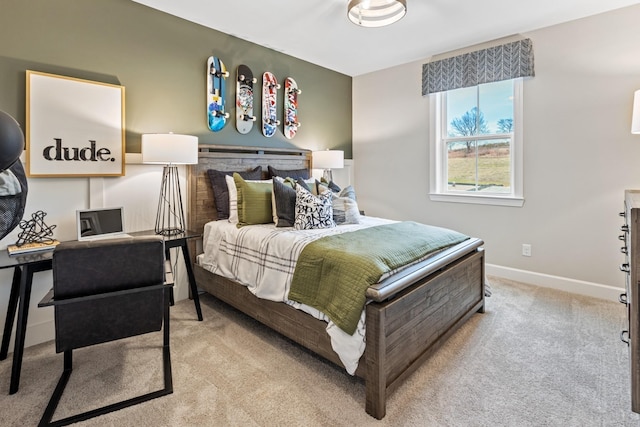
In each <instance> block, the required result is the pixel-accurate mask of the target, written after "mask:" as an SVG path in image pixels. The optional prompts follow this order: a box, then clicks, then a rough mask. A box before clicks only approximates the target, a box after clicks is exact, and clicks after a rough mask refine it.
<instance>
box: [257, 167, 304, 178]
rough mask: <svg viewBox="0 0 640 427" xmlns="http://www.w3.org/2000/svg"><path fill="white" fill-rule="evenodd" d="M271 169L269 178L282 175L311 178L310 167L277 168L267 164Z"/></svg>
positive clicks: (285, 176)
mask: <svg viewBox="0 0 640 427" xmlns="http://www.w3.org/2000/svg"><path fill="white" fill-rule="evenodd" d="M267 169H268V170H269V178H273V177H274V176H280V177H282V178H293V179H298V178H302V179H309V178H310V176H309V169H290V170H282V169H276V168H274V167H271V166H267Z"/></svg>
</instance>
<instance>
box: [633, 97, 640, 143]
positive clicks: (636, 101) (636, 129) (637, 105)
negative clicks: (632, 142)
mask: <svg viewBox="0 0 640 427" xmlns="http://www.w3.org/2000/svg"><path fill="white" fill-rule="evenodd" d="M631 133H636V134H638V133H640V89H638V90H637V91H636V92H635V94H634V95H633V115H632V116H631Z"/></svg>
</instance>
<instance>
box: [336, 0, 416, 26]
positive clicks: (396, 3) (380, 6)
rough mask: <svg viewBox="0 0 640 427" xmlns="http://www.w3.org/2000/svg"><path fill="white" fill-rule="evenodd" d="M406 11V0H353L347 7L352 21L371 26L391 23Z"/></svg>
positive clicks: (400, 17)
mask: <svg viewBox="0 0 640 427" xmlns="http://www.w3.org/2000/svg"><path fill="white" fill-rule="evenodd" d="M406 13H407V1H406V0H351V1H350V2H349V6H348V7H347V16H348V17H349V20H350V21H351V22H353V23H354V24H356V25H360V26H361V27H370V28H373V27H384V26H385V25H391V24H393V23H394V22H396V21H399V20H400V19H402V17H403V16H404V15H405V14H406Z"/></svg>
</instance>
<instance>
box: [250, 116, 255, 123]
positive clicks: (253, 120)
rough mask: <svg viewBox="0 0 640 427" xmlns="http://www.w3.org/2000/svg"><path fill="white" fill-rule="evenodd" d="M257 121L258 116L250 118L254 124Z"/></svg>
mask: <svg viewBox="0 0 640 427" xmlns="http://www.w3.org/2000/svg"><path fill="white" fill-rule="evenodd" d="M256 119H257V117H256V116H251V117H249V120H251V121H252V122H255V121H256Z"/></svg>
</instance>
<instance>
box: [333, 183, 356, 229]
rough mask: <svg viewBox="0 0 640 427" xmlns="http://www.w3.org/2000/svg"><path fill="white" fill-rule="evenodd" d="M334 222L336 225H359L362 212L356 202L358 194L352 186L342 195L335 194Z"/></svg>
mask: <svg viewBox="0 0 640 427" xmlns="http://www.w3.org/2000/svg"><path fill="white" fill-rule="evenodd" d="M333 220H334V221H335V223H336V224H359V223H360V210H359V209H358V203H357V202H356V192H355V190H354V189H353V187H352V186H348V187H346V188H345V189H344V190H342V191H341V192H340V194H338V195H336V194H334V198H333Z"/></svg>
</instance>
